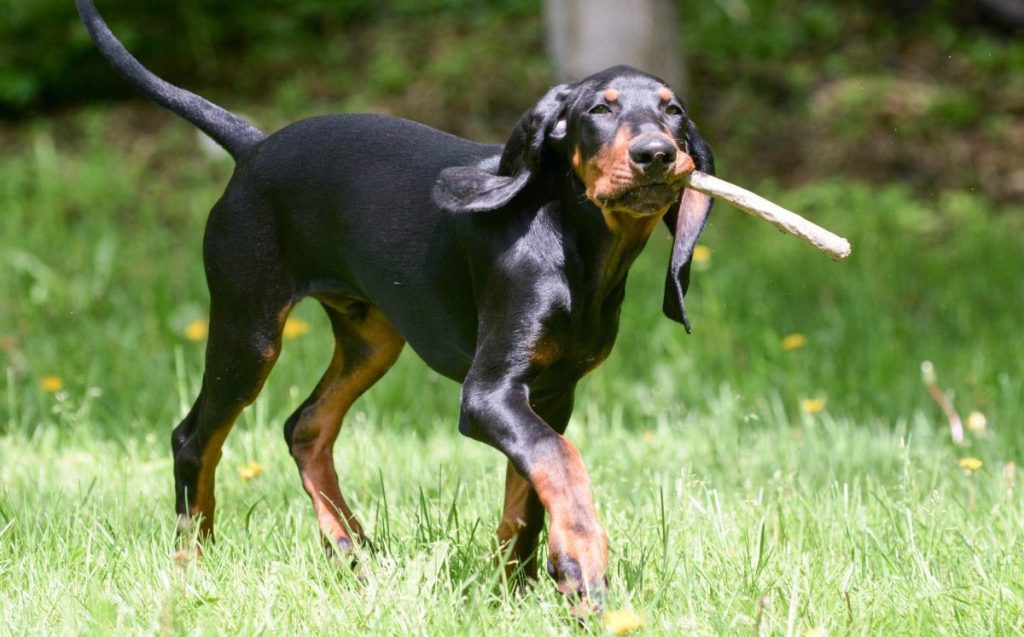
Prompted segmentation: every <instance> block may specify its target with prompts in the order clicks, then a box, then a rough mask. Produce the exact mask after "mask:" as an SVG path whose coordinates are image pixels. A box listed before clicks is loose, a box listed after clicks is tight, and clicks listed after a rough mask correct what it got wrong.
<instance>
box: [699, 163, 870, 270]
mask: <svg viewBox="0 0 1024 637" xmlns="http://www.w3.org/2000/svg"><path fill="white" fill-rule="evenodd" d="M687 187H688V188H692V189H693V190H697V191H699V192H702V193H704V194H705V195H710V196H712V197H717V198H719V199H724V200H726V201H728V202H729V203H731V204H732V205H734V206H736V207H737V208H739V209H740V210H742V211H743V212H745V213H747V214H749V215H751V216H754V217H759V218H761V219H764V220H765V221H767V222H769V223H771V224H772V225H774V226H775V227H776V228H778V229H779V230H781V231H782V232H786V233H788V234H792V235H796V236H797V237H799V238H801V239H803V240H804V241H805V242H807V243H809V244H810V245H812V246H814V247H815V248H817V249H818V250H821V251H822V252H824V253H825V254H827V255H828V256H830V257H832V259H834V260H835V261H839V260H840V259H845V258H846V257H848V256H850V251H851V248H850V242H849V241H847V240H846V239H844V238H843V237H840V236H839V235H837V234H833V233H831V232H829V231H828V230H826V229H824V228H822V227H821V226H819V225H817V224H814V223H811V222H810V221H808V220H807V219H804V218H803V217H801V216H800V215H798V214H796V213H795V212H792V211H789V210H786V209H785V208H783V207H782V206H779V205H777V204H774V203H772V202H770V201H768V200H767V199H765V198H764V197H761V196H758V195H755V194H754V193H752V192H750V191H749V190H746V189H744V188H740V187H739V186H736V185H733V184H730V183H729V182H727V181H722V180H721V179H719V178H717V177H712V176H711V175H709V174H707V173H702V172H700V171H698V170H695V171H693V172H692V173H690V176H689V182H688V183H687Z"/></svg>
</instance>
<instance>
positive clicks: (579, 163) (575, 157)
mask: <svg viewBox="0 0 1024 637" xmlns="http://www.w3.org/2000/svg"><path fill="white" fill-rule="evenodd" d="M572 168H573V170H575V171H576V174H577V175H580V176H581V177H582V173H581V172H580V171H581V170H582V169H583V155H582V154H581V153H580V147H579V146H577V147H576V148H575V150H573V153H572Z"/></svg>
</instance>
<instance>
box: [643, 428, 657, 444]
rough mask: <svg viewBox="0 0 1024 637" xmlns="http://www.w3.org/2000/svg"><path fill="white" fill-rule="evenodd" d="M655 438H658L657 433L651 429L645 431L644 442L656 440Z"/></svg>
mask: <svg viewBox="0 0 1024 637" xmlns="http://www.w3.org/2000/svg"><path fill="white" fill-rule="evenodd" d="M655 438H657V435H656V434H655V433H654V432H653V431H651V430H650V429H648V430H647V431H645V432H644V442H654V439H655Z"/></svg>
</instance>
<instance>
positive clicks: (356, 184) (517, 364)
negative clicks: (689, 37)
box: [77, 0, 713, 592]
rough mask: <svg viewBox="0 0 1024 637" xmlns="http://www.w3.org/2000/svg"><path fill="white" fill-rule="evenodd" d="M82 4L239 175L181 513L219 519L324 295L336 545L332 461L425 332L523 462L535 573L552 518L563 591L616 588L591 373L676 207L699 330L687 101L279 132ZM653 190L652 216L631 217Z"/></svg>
mask: <svg viewBox="0 0 1024 637" xmlns="http://www.w3.org/2000/svg"><path fill="white" fill-rule="evenodd" d="M77 3H78V7H79V11H80V14H81V16H82V19H83V21H84V22H85V24H86V26H87V27H88V28H89V31H90V34H91V35H92V36H93V39H94V40H95V41H96V43H97V45H98V47H99V48H100V50H101V51H102V52H103V54H104V55H105V56H106V57H107V58H108V59H109V60H110V61H111V63H112V64H113V65H114V66H115V68H117V70H118V71H119V72H121V73H122V74H123V75H125V76H126V77H127V78H128V79H129V80H130V81H132V83H133V84H135V85H136V86H137V87H139V88H140V89H141V90H142V91H143V92H144V93H145V94H146V95H147V96H149V97H150V98H152V99H153V100H154V101H156V102H157V103H159V104H160V105H162V106H165V107H167V108H169V109H170V110H172V111H174V112H176V113H178V114H179V115H182V116H183V117H185V118H186V119H188V120H189V121H191V122H192V123H194V124H196V125H197V126H198V127H199V128H201V129H202V130H204V131H205V132H206V133H207V134H209V135H210V136H211V137H212V138H213V139H214V140H216V141H217V142H218V143H220V144H221V145H222V146H224V147H225V148H226V149H227V150H228V151H229V152H230V153H231V154H232V156H233V157H234V158H235V160H236V164H237V165H236V169H235V172H234V174H233V176H232V177H231V181H230V183H229V184H228V186H227V189H226V191H225V193H224V195H223V197H222V198H221V199H220V200H219V201H218V202H217V204H216V205H215V206H214V208H213V211H212V213H211V215H210V218H209V222H208V226H207V230H206V236H205V241H204V261H205V266H206V275H207V280H208V284H209V288H210V294H211V315H210V321H211V324H210V341H209V344H208V347H207V358H206V372H205V374H204V379H203V386H202V390H201V393H200V396H199V397H198V399H197V401H196V403H195V406H194V407H193V409H192V411H191V412H190V413H189V415H188V416H187V417H186V418H185V420H184V421H183V422H182V423H181V424H180V425H179V426H178V427H177V428H176V429H175V431H174V435H173V440H172V442H173V448H174V454H175V481H176V493H177V510H178V513H179V515H180V519H181V520H182V521H183V522H188V521H189V520H191V519H192V518H193V517H201V519H202V524H203V527H202V528H203V530H204V531H206V532H209V531H211V530H212V517H213V508H214V500H213V471H214V467H215V466H216V461H217V458H218V457H219V450H220V445H221V444H222V442H223V440H224V437H225V436H226V435H227V432H228V430H229V429H230V426H231V424H232V423H233V422H234V419H235V418H236V417H237V415H238V412H239V411H240V410H241V409H242V408H243V407H244V406H245V405H247V404H249V403H250V402H251V401H252V400H253V399H254V398H255V396H256V394H257V393H258V392H259V390H260V388H261V386H262V384H263V381H264V379H265V378H266V375H267V374H268V373H269V371H270V368H271V366H272V365H273V363H274V361H275V360H276V357H277V354H278V352H279V349H280V339H281V329H282V326H283V322H284V319H285V317H286V316H287V313H288V311H289V310H290V309H291V307H292V306H293V305H294V304H295V303H296V302H297V301H298V300H300V299H301V298H303V297H306V296H313V297H315V298H317V299H318V300H320V302H321V303H322V304H323V306H324V309H325V310H326V311H327V313H328V315H329V317H330V319H331V323H332V326H333V329H334V333H335V337H336V341H337V346H336V352H335V358H334V360H333V361H332V366H331V368H330V369H328V371H327V372H326V373H325V375H324V377H323V379H322V380H321V382H320V384H319V385H318V386H317V389H316V390H315V391H314V392H313V394H312V395H311V396H310V397H309V399H307V400H306V401H305V402H304V403H303V405H302V406H301V407H300V408H299V409H298V410H297V411H296V412H295V414H293V415H292V417H291V418H289V419H288V422H287V423H286V427H285V436H286V439H287V441H288V444H289V447H290V448H291V450H292V453H293V455H294V456H295V458H296V460H297V462H298V464H299V469H300V473H301V475H302V477H303V481H304V483H305V485H306V488H307V491H309V492H310V495H311V497H312V498H313V500H314V505H315V506H316V507H317V513H318V517H319V518H320V523H321V528H322V530H323V531H324V534H325V535H326V536H328V539H329V540H331V542H332V543H333V545H334V546H335V547H341V548H343V549H344V548H347V547H348V546H350V545H351V543H350V537H349V536H358V535H359V534H360V533H361V529H360V528H359V527H358V523H357V522H356V521H355V518H354V516H352V515H351V512H350V511H349V510H348V507H347V505H346V504H345V503H344V500H343V498H342V497H341V493H340V491H338V490H337V486H336V482H337V481H336V479H335V478H334V466H333V460H332V458H331V456H330V450H331V446H332V445H333V442H334V438H335V436H336V435H337V432H338V428H339V427H340V420H341V416H342V415H343V414H344V411H345V410H346V409H347V408H348V406H349V405H350V404H351V401H352V400H354V399H355V397H357V396H358V395H359V394H360V393H362V391H364V390H365V389H366V388H368V387H369V386H370V385H371V384H372V383H373V382H374V381H375V380H376V379H377V378H379V377H380V375H382V374H383V373H384V372H385V371H386V370H387V368H388V367H389V366H390V364H391V363H392V362H393V361H394V358H395V357H397V354H398V351H399V350H400V349H401V346H402V342H403V341H407V342H408V343H409V344H410V345H411V346H412V348H413V349H414V350H415V351H416V353H417V354H419V356H420V357H421V358H422V359H423V360H424V361H425V362H426V363H427V365H429V366H430V367H431V368H432V369H434V370H436V371H438V372H439V373H441V374H443V375H445V376H447V377H448V378H451V379H453V380H456V381H459V382H461V383H463V392H462V409H461V416H460V421H459V428H460V431H462V432H463V433H464V434H466V435H468V436H471V437H473V438H476V439H478V440H482V441H484V442H486V443H488V444H490V445H493V446H494V447H496V448H498V449H499V450H501V451H502V452H503V453H504V454H505V455H506V456H507V457H508V458H509V460H510V463H511V464H510V468H509V484H508V486H507V493H506V517H507V518H508V519H511V520H513V522H509V524H512V526H513V527H514V528H512V530H511V531H508V530H507V529H506V531H502V532H501V533H502V534H503V537H502V539H503V540H504V541H509V542H514V543H515V547H514V548H515V551H514V555H513V557H514V558H516V559H517V560H519V561H520V562H521V563H525V564H527V569H528V571H529V572H532V567H531V566H530V565H529V561H530V557H531V553H532V551H533V550H534V548H535V545H536V536H537V533H538V532H539V530H540V528H541V526H542V524H543V517H544V508H546V509H547V511H548V513H549V514H550V515H551V520H552V528H551V532H550V534H549V535H550V542H549V544H550V552H551V567H552V570H553V572H554V573H555V575H556V576H557V577H558V578H559V579H560V581H561V585H560V586H561V588H562V589H563V590H565V591H566V592H585V591H591V592H593V591H594V590H595V589H599V588H600V587H601V585H602V584H601V582H602V579H603V577H604V572H605V569H606V566H607V563H606V559H607V557H606V550H607V549H606V546H605V544H604V542H605V540H604V537H605V536H604V531H603V530H602V529H601V527H600V524H599V523H598V521H597V519H596V514H594V512H593V506H592V503H591V502H590V493H589V485H588V482H587V478H586V474H585V473H584V470H583V467H582V464H581V463H580V462H579V459H578V455H576V454H575V450H574V449H572V447H571V445H569V444H568V442H567V441H566V440H565V439H564V438H563V437H562V436H561V434H562V432H563V431H564V429H565V426H566V424H567V422H568V418H569V413H570V412H571V410H572V401H573V399H572V396H573V392H574V389H575V386H576V384H577V382H578V380H579V379H580V378H581V377H582V376H583V375H584V374H585V373H587V372H588V371H589V370H590V369H592V368H593V367H595V366H596V365H598V364H599V363H600V362H601V361H602V360H603V359H604V357H605V356H607V354H608V352H609V350H610V348H611V346H612V343H613V341H614V340H615V335H616V332H617V330H618V322H619V310H620V306H621V303H622V300H623V296H624V290H625V282H626V274H627V271H628V268H629V265H630V264H631V263H632V261H633V259H634V258H635V256H636V255H637V254H638V252H639V251H640V249H641V248H642V247H643V245H644V244H645V242H646V240H647V237H648V236H649V233H650V231H651V230H652V229H653V227H654V226H655V225H656V224H657V220H658V219H659V218H661V219H664V221H665V223H666V224H667V225H668V226H669V229H670V230H671V231H672V232H673V233H674V234H675V238H676V242H675V248H674V250H673V255H672V261H671V263H670V266H669V271H668V274H667V281H666V293H665V302H664V303H665V311H666V313H667V314H668V315H669V316H670V317H671V318H673V319H675V320H677V321H680V322H683V323H684V324H685V323H686V319H685V313H684V312H683V305H682V301H683V295H684V294H685V292H686V288H687V285H688V280H689V261H690V256H691V253H692V251H693V247H694V245H695V243H696V240H697V237H698V236H699V234H700V232H701V229H702V228H703V225H704V221H705V219H706V217H707V213H708V210H709V209H710V200H709V199H707V198H705V197H701V196H695V195H694V193H692V192H691V191H686V192H687V196H683V199H682V200H683V202H684V204H683V207H682V210H681V209H680V203H679V202H680V194H681V192H682V188H683V186H682V185H681V181H680V179H681V177H682V176H684V175H685V173H686V172H688V170H691V169H692V168H693V165H694V164H695V165H696V167H697V168H699V169H700V170H703V171H705V172H709V173H710V172H713V164H712V157H711V152H710V149H709V148H708V146H707V144H706V143H705V142H704V141H703V140H702V139H701V138H700V136H699V135H698V133H697V130H696V127H695V126H694V125H693V123H692V122H691V121H690V120H689V119H688V118H687V117H686V116H685V113H683V112H682V107H681V105H680V104H679V102H678V100H676V98H675V97H674V95H673V94H671V92H670V91H668V89H667V88H666V87H665V86H664V84H663V83H662V82H660V81H659V80H657V79H656V78H653V77H651V76H648V75H646V74H643V73H641V72H639V71H636V70H635V69H631V68H628V67H615V68H612V69H609V70H607V71H604V72H602V73H599V74H596V75H593V76H591V77H588V78H586V79H584V80H582V81H580V82H578V83H575V84H571V85H562V86H558V87H555V88H554V89H552V90H551V91H550V92H549V93H548V94H547V95H545V96H544V97H543V98H542V99H541V100H540V101H539V102H538V103H537V104H536V105H535V106H534V107H533V108H532V109H531V110H530V111H529V112H527V113H526V114H525V115H524V116H523V118H522V120H521V121H520V122H519V124H518V125H517V127H516V129H515V131H514V132H513V134H512V136H511V138H510V139H509V141H508V143H506V144H505V145H504V146H494V145H485V144H479V143H475V142H472V141H467V140H464V139H460V138H458V137H455V136H452V135H448V134H446V133H443V132H440V131H437V130H434V129H431V128H429V127H426V126H423V125H420V124H416V123H414V122H410V121H406V120H403V119H398V118H394V117H386V116H378V115H335V116H325V117H316V118H312V119H308V120H304V121H300V122H298V123H295V124H292V125H290V126H287V127H285V128H283V129H281V130H280V131H278V132H276V133H274V134H272V135H269V136H264V135H263V134H262V133H260V132H259V131H258V130H256V129H255V128H253V127H252V126H251V125H249V124H247V123H245V122H244V121H243V120H241V119H240V118H238V117H236V116H234V115H232V114H231V113H229V112H227V111H225V110H223V109H220V108H219V107H216V106H214V105H212V104H210V103H209V102H207V101H206V100H204V99H203V98H201V97H198V96H196V95H193V94H191V93H188V92H186V91H183V90H182V89H179V88H177V87H174V86H172V85H170V84H167V83H165V82H163V81H162V80H160V79H159V78H157V77H156V76H155V75H153V74H152V73H150V72H149V71H147V70H146V69H145V68H144V67H142V66H141V65H140V64H139V63H138V62H137V61H136V60H135V59H134V58H132V57H131V56H130V54H128V53H127V51H125V50H124V48H123V47H122V46H121V45H120V43H119V42H118V41H117V40H116V38H114V36H113V35H112V34H111V33H110V32H109V30H107V28H106V26H105V25H104V24H103V22H102V19H101V18H100V17H99V15H98V13H97V12H96V10H95V8H94V7H93V5H92V2H91V0H77ZM652 140H653V141H652ZM666 140H667V142H666ZM658 144H660V146H658ZM666 144H667V145H666ZM652 148H654V149H655V150H656V151H657V152H655V150H651V149H652ZM645 152H646V154H645ZM616 153H618V154H616ZM677 153H678V157H677ZM627 154H628V158H627V157H626V155H627ZM686 154H688V155H689V157H692V160H693V161H692V163H689V164H686V162H689V161H690V160H689V159H688V158H687V157H686ZM652 162H653V163H652ZM659 162H660V163H659ZM595 175H596V177H595ZM602 179H604V180H605V181H601V180H602ZM616 180H618V181H616ZM613 182H614V183H616V184H618V185H615V186H614V187H613V186H612V185H609V184H612V183H613ZM620 182H621V183H620ZM602 188H603V189H604V190H601V189H602ZM595 193H597V194H595ZM601 193H603V194H601ZM631 201H639V202H640V203H639V204H628V205H636V206H638V208H636V209H633V208H628V207H626V208H623V207H622V206H625V205H627V204H623V203H622V202H627V203H628V202H631ZM651 201H653V203H650V202H651ZM687 329H689V326H688V325H687ZM324 502H326V503H327V504H324ZM542 505H543V508H542ZM506 521H507V520H506ZM503 524H504V523H503ZM503 528H504V527H503Z"/></svg>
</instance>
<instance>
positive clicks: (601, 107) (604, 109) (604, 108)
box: [587, 104, 612, 115]
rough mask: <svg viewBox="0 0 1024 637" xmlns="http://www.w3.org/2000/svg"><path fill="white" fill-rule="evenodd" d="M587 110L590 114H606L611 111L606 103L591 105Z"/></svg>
mask: <svg viewBox="0 0 1024 637" xmlns="http://www.w3.org/2000/svg"><path fill="white" fill-rule="evenodd" d="M587 112H588V113H590V114H591V115H607V114H608V113H611V112H612V109H611V108H609V107H608V105H607V104H598V105H597V106H593V107H591V109H590V110H589V111H587Z"/></svg>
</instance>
